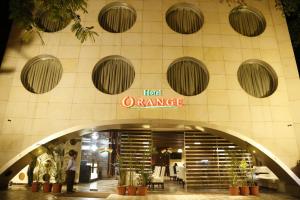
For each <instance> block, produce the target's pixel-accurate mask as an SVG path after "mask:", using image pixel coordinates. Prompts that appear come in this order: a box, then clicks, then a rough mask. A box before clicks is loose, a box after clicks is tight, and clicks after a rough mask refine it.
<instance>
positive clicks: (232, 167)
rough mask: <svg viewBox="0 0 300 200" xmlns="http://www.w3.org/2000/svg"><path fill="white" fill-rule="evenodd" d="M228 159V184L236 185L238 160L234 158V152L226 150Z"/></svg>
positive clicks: (237, 181) (237, 180) (237, 182)
mask: <svg viewBox="0 0 300 200" xmlns="http://www.w3.org/2000/svg"><path fill="white" fill-rule="evenodd" d="M228 155H229V157H230V158H231V159H230V171H229V173H230V179H229V184H230V186H232V187H236V186H238V185H239V174H238V169H239V164H240V163H239V160H238V159H237V158H236V154H235V153H234V152H228Z"/></svg>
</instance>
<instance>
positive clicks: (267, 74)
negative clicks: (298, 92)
mask: <svg viewBox="0 0 300 200" xmlns="http://www.w3.org/2000/svg"><path fill="white" fill-rule="evenodd" d="M237 76H238V81H239V83H240V85H241V87H242V88H243V89H244V90H245V91H246V92H247V93H248V94H249V95H252V96H254V97H257V98H264V97H268V96H270V95H272V94H273V93H274V92H275V90H276V89H277V85H278V79H277V75H276V73H275V71H274V70H273V69H272V67H271V66H270V65H269V64H268V63H266V62H264V61H261V60H247V61H245V62H243V63H242V64H241V65H240V67H239V69H238V72H237Z"/></svg>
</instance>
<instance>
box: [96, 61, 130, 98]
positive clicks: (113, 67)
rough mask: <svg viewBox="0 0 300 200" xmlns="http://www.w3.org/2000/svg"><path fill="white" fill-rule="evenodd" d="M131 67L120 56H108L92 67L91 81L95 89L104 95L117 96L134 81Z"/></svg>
mask: <svg viewBox="0 0 300 200" xmlns="http://www.w3.org/2000/svg"><path fill="white" fill-rule="evenodd" d="M134 77H135V72H134V68H133V66H132V65H131V64H130V63H129V61H127V60H126V59H125V58H123V57H121V56H109V57H106V58H104V59H102V60H100V61H99V62H98V63H97V64H96V66H95V67H94V70H93V74H92V79H93V83H94V85H95V87H96V88H97V89H99V90H100V91H101V92H103V93H106V94H119V93H122V92H124V91H125V90H127V89H128V88H129V87H130V86H131V84H132V83H133V81H134Z"/></svg>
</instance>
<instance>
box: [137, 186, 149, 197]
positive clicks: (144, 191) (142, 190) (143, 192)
mask: <svg viewBox="0 0 300 200" xmlns="http://www.w3.org/2000/svg"><path fill="white" fill-rule="evenodd" d="M147 192H148V190H147V187H146V186H138V188H137V193H138V195H140V196H145V195H147Z"/></svg>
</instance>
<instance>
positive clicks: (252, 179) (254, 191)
mask: <svg viewBox="0 0 300 200" xmlns="http://www.w3.org/2000/svg"><path fill="white" fill-rule="evenodd" d="M250 175H251V177H250V180H249V183H250V194H251V195H255V196H258V195H259V186H258V185H257V184H256V182H255V171H254V168H251V169H250Z"/></svg>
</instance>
